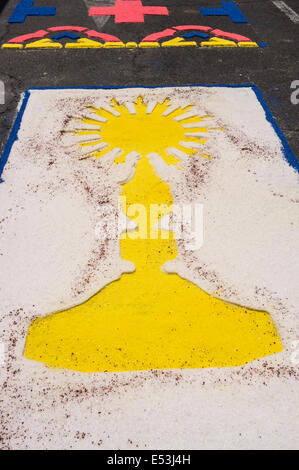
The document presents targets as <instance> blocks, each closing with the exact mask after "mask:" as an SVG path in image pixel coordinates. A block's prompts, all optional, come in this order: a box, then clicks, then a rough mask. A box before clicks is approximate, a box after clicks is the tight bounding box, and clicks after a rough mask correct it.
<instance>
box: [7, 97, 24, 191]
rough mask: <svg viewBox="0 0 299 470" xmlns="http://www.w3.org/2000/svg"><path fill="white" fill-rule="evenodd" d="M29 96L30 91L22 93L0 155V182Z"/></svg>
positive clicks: (16, 137)
mask: <svg viewBox="0 0 299 470" xmlns="http://www.w3.org/2000/svg"><path fill="white" fill-rule="evenodd" d="M29 97H30V91H29V90H26V91H25V94H24V97H23V101H22V104H21V107H20V110H19V112H18V114H17V117H16V119H15V122H14V124H13V126H12V130H11V132H10V134H9V137H8V140H7V142H6V144H5V147H4V150H3V152H2V155H1V157H0V184H1V183H3V179H2V173H3V170H4V167H5V165H6V163H7V160H8V157H9V154H10V152H11V148H12V146H13V144H14V143H15V142H16V141H17V140H18V132H19V129H20V127H21V123H22V119H23V114H24V112H25V109H26V106H27V102H28V100H29Z"/></svg>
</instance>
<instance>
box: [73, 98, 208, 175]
mask: <svg viewBox="0 0 299 470" xmlns="http://www.w3.org/2000/svg"><path fill="white" fill-rule="evenodd" d="M85 108H86V109H87V110H88V115H85V116H82V117H81V118H77V117H76V118H75V119H80V122H81V123H83V124H85V125H87V126H92V127H93V128H90V129H88V128H87V129H86V128H84V129H77V130H76V135H78V136H86V139H85V140H84V141H83V142H80V143H79V145H80V147H81V148H85V147H87V148H88V147H92V146H96V145H97V146H98V145H99V144H100V143H101V145H100V146H99V147H97V149H94V150H92V151H91V152H88V153H85V154H84V156H83V159H87V158H88V157H89V158H92V157H96V158H105V159H106V155H107V146H108V147H109V149H108V153H109V156H111V155H115V160H114V162H115V163H116V164H118V163H124V162H125V161H126V156H127V155H128V154H129V153H130V152H132V151H135V152H137V153H139V154H140V155H142V156H146V155H148V154H151V153H156V154H158V155H160V156H161V157H162V158H163V159H164V161H165V162H166V163H167V164H169V165H176V166H177V167H178V168H180V165H179V163H180V162H181V161H183V162H184V161H186V160H187V159H188V158H190V157H191V156H192V155H195V154H198V155H201V152H200V151H201V150H202V146H203V145H204V144H205V143H206V142H207V134H209V132H210V131H211V130H212V129H211V128H210V127H209V126H208V125H206V124H204V126H203V124H202V123H203V121H204V120H206V119H208V118H211V116H210V115H204V114H203V115H200V113H199V112H198V110H197V108H196V107H195V106H194V105H192V104H190V105H185V106H178V105H175V104H173V103H171V101H170V100H169V99H166V100H164V101H163V102H159V101H157V100H152V101H148V102H145V101H144V100H143V98H142V97H141V96H138V97H137V98H136V100H135V101H134V102H133V101H125V102H122V103H119V102H118V101H116V100H114V99H113V100H111V101H110V104H104V105H101V106H98V107H97V106H86V107H85ZM147 129H151V131H150V132H147ZM187 129H191V131H190V132H188V131H186V130H187ZM214 129H215V128H214ZM88 135H90V139H88ZM96 136H98V139H97V138H96ZM103 143H105V144H106V145H103ZM114 149H121V150H122V152H118V151H115V152H114V153H112V154H111V151H113V150H114ZM167 149H168V150H167ZM169 149H170V151H169ZM202 155H203V158H207V157H206V154H205V153H203V154H202ZM81 158H82V157H81ZM109 158H110V157H109Z"/></svg>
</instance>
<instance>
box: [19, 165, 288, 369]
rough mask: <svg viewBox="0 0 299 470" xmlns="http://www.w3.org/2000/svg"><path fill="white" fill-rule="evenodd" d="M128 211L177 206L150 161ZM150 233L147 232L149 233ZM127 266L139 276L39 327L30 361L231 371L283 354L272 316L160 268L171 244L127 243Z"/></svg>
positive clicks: (31, 340)
mask: <svg viewBox="0 0 299 470" xmlns="http://www.w3.org/2000/svg"><path fill="white" fill-rule="evenodd" d="M123 195H124V196H126V199H127V204H128V205H130V204H134V203H140V204H143V205H144V206H145V207H146V210H147V215H148V218H149V213H150V212H149V211H150V204H153V203H159V204H163V203H164V204H167V205H168V206H169V205H171V204H172V196H171V193H170V189H169V186H168V185H167V184H166V183H164V182H163V181H162V180H161V179H160V178H158V176H157V175H156V173H155V171H154V169H153V167H152V166H151V164H150V162H149V161H148V159H147V158H146V157H143V158H142V159H141V160H140V161H139V163H138V165H137V168H136V174H135V177H134V178H133V179H132V180H131V181H130V182H129V183H126V184H125V185H124V186H123ZM148 230H149V228H148ZM121 254H122V258H124V259H126V260H130V261H133V262H134V263H135V265H136V271H135V272H134V273H131V274H123V275H122V276H121V278H120V279H119V280H117V281H114V282H112V283H110V284H109V285H107V286H106V287H105V288H103V289H102V290H101V291H99V292H98V293H97V294H96V295H94V296H93V297H92V298H90V299H89V300H88V301H87V302H85V303H83V304H82V305H78V306H77V307H74V308H71V309H69V310H66V311H63V312H59V313H56V314H52V315H50V316H48V317H46V318H43V319H38V320H36V321H35V322H34V323H33V324H32V325H31V326H30V329H29V333H28V337H27V342H26V348H25V356H26V358H28V359H32V360H35V361H41V362H43V363H45V364H47V365H48V366H51V367H54V368H57V367H61V368H65V369H72V370H76V371H81V372H103V371H108V372H115V371H132V370H147V369H174V368H175V369H177V368H178V369H179V368H203V367H230V366H239V365H242V364H245V363H247V362H249V361H253V360H254V359H257V358H260V357H263V356H267V355H270V354H273V353H277V352H279V351H281V350H282V349H283V348H282V345H281V342H280V339H279V337H278V334H277V331H276V328H275V325H274V324H273V322H272V320H271V317H270V315H269V314H268V313H267V312H263V311H255V310H251V309H248V308H245V307H241V306H237V305H233V304H230V303H227V302H224V301H223V300H219V299H217V298H215V297H213V296H211V295H209V294H207V293H206V292H204V291H203V290H202V289H200V288H199V287H198V286H196V285H195V284H193V283H192V282H189V281H187V280H185V279H182V278H181V277H179V276H178V275H177V274H166V273H164V272H163V271H162V270H161V266H162V265H163V263H164V262H165V261H167V260H170V259H174V258H176V256H177V246H176V241H175V239H174V236H173V235H172V234H171V235H170V236H169V238H168V239H150V238H147V239H138V238H137V239H135V240H133V239H130V238H128V237H125V238H123V239H122V240H121Z"/></svg>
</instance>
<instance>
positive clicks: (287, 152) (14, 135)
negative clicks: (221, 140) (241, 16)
mask: <svg viewBox="0 0 299 470" xmlns="http://www.w3.org/2000/svg"><path fill="white" fill-rule="evenodd" d="M186 87H206V88H251V89H252V90H253V91H254V93H255V95H256V97H257V99H258V101H259V103H260V104H261V106H262V107H263V109H264V111H265V115H266V119H267V121H268V122H269V123H270V124H271V126H272V127H273V129H274V131H275V132H276V135H277V136H278V138H279V139H280V141H281V144H282V145H281V149H282V152H283V154H284V157H285V159H286V161H287V162H288V163H289V165H290V166H291V167H293V168H294V169H295V170H297V171H298V172H299V161H298V160H297V159H296V157H295V155H294V153H293V151H292V149H291V147H290V146H289V144H288V142H287V140H286V138H285V135H284V133H283V132H282V130H281V129H280V128H279V126H278V125H277V123H276V121H275V119H274V117H273V115H272V113H271V111H270V110H269V108H268V106H267V104H266V103H265V100H264V98H263V96H262V93H261V92H260V90H259V89H258V87H257V86H256V85H253V84H252V83H244V84H240V85H225V84H223V85H219V84H218V85H200V84H194V85H159V86H136V85H129V86H111V85H110V86H99V87H95V86H83V87H82V86H81V87H75V86H74V87H48V88H47V87H35V88H30V89H29V90H26V91H25V94H24V99H23V102H22V105H21V108H20V111H19V112H18V114H17V117H16V120H15V122H14V125H13V128H12V130H11V133H10V135H9V138H8V141H7V143H6V145H5V147H4V150H3V153H2V156H1V158H0V183H3V180H2V178H1V176H2V173H3V170H4V167H5V165H6V163H7V160H8V158H9V154H10V152H11V149H12V146H13V144H14V143H15V142H16V141H17V140H18V132H19V129H20V126H21V123H22V119H23V115H24V112H25V109H26V106H27V102H28V100H29V97H30V91H31V90H121V89H125V88H143V89H144V88H150V89H151V88H152V89H155V88H186Z"/></svg>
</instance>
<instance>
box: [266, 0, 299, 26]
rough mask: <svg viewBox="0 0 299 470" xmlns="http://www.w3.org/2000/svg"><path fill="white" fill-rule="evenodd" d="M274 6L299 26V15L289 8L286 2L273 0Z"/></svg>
mask: <svg viewBox="0 0 299 470" xmlns="http://www.w3.org/2000/svg"><path fill="white" fill-rule="evenodd" d="M272 3H274V5H275V6H276V7H277V8H279V9H280V10H281V11H282V12H283V13H285V15H287V16H288V17H289V18H290V20H291V21H293V23H295V24H299V15H298V13H296V12H295V11H294V10H292V8H291V7H289V6H288V5H287V4H286V3H285V2H282V1H281V0H273V2H272Z"/></svg>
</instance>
